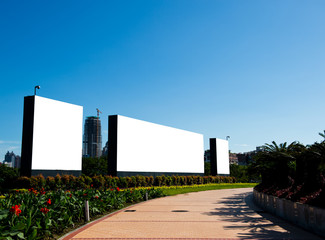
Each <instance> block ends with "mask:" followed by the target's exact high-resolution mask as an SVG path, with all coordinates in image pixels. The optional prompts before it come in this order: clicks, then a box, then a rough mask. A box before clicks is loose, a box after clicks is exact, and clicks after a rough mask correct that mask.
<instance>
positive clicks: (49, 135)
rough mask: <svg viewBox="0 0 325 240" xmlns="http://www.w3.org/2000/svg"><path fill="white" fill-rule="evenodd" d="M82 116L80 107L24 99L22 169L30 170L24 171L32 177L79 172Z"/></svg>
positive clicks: (50, 101)
mask: <svg viewBox="0 0 325 240" xmlns="http://www.w3.org/2000/svg"><path fill="white" fill-rule="evenodd" d="M82 117H83V108H82V106H77V105H73V104H69V103H65V102H60V101H56V100H52V99H48V98H44V97H39V96H29V97H25V104H24V126H23V146H22V167H24V168H26V167H27V168H29V169H30V170H29V169H27V170H26V169H24V171H27V172H28V171H31V174H32V175H34V174H33V173H43V174H44V175H52V174H50V173H51V172H53V170H55V171H56V170H62V171H63V173H64V171H67V172H66V173H72V172H73V171H77V172H80V171H81V161H82ZM29 142H31V144H30V143H29ZM55 171H54V172H53V173H54V175H55V173H56V172H55ZM26 175H30V174H28V173H27V174H26Z"/></svg>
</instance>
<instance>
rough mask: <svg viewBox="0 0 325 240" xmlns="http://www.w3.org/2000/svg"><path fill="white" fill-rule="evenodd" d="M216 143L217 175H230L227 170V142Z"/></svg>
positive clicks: (219, 140) (218, 141) (220, 140)
mask: <svg viewBox="0 0 325 240" xmlns="http://www.w3.org/2000/svg"><path fill="white" fill-rule="evenodd" d="M216 140H217V141H216V142H217V146H216V149H217V174H227V175H228V174H230V169H229V142H228V141H227V140H223V139H219V138H217V139H216Z"/></svg>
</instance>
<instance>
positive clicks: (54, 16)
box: [0, 0, 325, 161]
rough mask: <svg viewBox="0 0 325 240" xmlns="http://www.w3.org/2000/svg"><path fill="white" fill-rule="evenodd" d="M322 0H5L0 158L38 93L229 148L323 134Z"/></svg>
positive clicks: (16, 148)
mask: <svg viewBox="0 0 325 240" xmlns="http://www.w3.org/2000/svg"><path fill="white" fill-rule="evenodd" d="M324 8H325V2H323V1H317V0H315V1H308V2H307V1H285V2H284V1H257V0H256V1H255V0H252V1H240V0H233V1H212V0H211V1H210V0H207V1H199V0H196V1H192V0H188V1H182V0H176V1H136V2H134V1H124V2H113V1H96V2H92V3H90V2H88V1H78V2H77V1H71V2H65V1H56V2H43V1H33V2H28V3H27V2H23V1H18V2H1V3H0V26H1V29H2V35H3V37H2V38H1V39H0V43H1V44H0V81H1V88H0V110H1V116H2V117H1V120H0V161H2V160H3V159H4V155H5V154H6V153H7V151H10V152H11V151H13V152H14V153H15V154H16V155H20V154H21V152H20V151H21V140H22V120H23V100H24V96H29V95H33V94H34V86H36V85H40V86H41V88H40V89H39V90H38V91H37V95H39V96H42V97H46V98H51V99H55V100H59V101H64V102H68V103H72V104H77V105H81V106H84V115H83V122H84V121H85V118H86V117H87V116H96V108H99V109H101V111H102V114H101V120H102V142H103V143H106V141H107V136H108V132H107V131H108V124H107V121H108V115H115V114H120V115H124V116H128V117H132V118H137V119H141V120H144V121H149V122H153V123H157V124H162V125H166V126H170V127H174V128H179V129H183V130H188V131H192V132H197V133H201V134H203V135H204V142H205V147H204V149H208V148H209V138H221V139H225V138H226V136H230V139H229V149H230V150H231V151H232V152H237V153H238V152H248V151H252V150H254V149H255V148H256V146H261V145H264V144H265V143H271V142H272V141H276V142H277V143H282V142H292V141H300V142H301V143H303V144H312V143H314V142H315V141H320V140H322V138H321V137H320V136H319V135H318V133H319V132H323V130H324V129H325V126H324V122H325V113H324V111H322V106H323V102H324V100H325V96H324V93H323V89H324V87H325V81H324V75H325V69H324V67H323V66H324V64H325V54H324V53H325V46H324V42H325V41H324V40H325V30H324V27H323V25H324V23H325V16H324V14H323V9H324Z"/></svg>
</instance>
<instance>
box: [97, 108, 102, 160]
mask: <svg viewBox="0 0 325 240" xmlns="http://www.w3.org/2000/svg"><path fill="white" fill-rule="evenodd" d="M96 111H97V146H96V156H98V158H99V155H98V143H99V136H98V132H99V130H98V125H99V114H100V113H102V112H101V111H100V110H99V109H98V108H96Z"/></svg>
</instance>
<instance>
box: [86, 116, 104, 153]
mask: <svg viewBox="0 0 325 240" xmlns="http://www.w3.org/2000/svg"><path fill="white" fill-rule="evenodd" d="M101 132H102V128H101V122H100V118H99V117H87V118H86V121H85V127H84V137H83V156H84V157H100V156H101V155H102V133H101Z"/></svg>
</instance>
